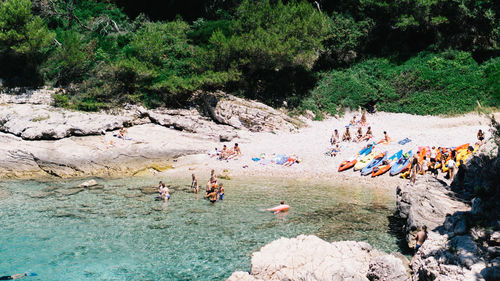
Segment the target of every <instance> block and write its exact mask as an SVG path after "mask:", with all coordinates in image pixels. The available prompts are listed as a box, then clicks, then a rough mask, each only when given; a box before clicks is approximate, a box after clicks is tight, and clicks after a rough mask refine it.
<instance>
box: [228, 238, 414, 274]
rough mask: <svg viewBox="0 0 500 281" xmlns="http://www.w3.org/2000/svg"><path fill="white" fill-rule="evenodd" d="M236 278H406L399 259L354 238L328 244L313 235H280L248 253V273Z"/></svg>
mask: <svg viewBox="0 0 500 281" xmlns="http://www.w3.org/2000/svg"><path fill="white" fill-rule="evenodd" d="M228 280H230V281H236V280H248V281H250V280H280V281H281V280H311V281H312V280H360V281H361V280H394V281H403V280H409V276H408V275H407V274H406V268H405V267H404V265H403V262H402V261H401V260H400V259H398V258H396V257H394V256H391V255H388V254H386V253H384V252H381V251H378V250H375V249H373V248H372V247H371V246H370V245H369V244H367V243H364V242H355V241H341V242H333V243H328V242H326V241H324V240H321V239H320V238H318V237H316V236H306V235H300V236H298V237H297V238H281V239H279V240H276V241H273V242H271V243H270V244H267V245H266V246H264V247H262V248H261V249H260V251H258V252H255V253H253V254H252V269H251V273H250V274H249V273H246V272H235V273H233V275H231V277H229V279H228Z"/></svg>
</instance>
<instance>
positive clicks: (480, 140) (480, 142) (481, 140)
mask: <svg viewBox="0 0 500 281" xmlns="http://www.w3.org/2000/svg"><path fill="white" fill-rule="evenodd" d="M476 144H477V145H478V146H481V145H483V144H484V132H483V130H481V129H479V131H477V142H476Z"/></svg>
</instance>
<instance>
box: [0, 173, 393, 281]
mask: <svg viewBox="0 0 500 281" xmlns="http://www.w3.org/2000/svg"><path fill="white" fill-rule="evenodd" d="M98 181H99V182H100V183H102V184H103V185H104V188H103V189H96V190H84V191H81V192H78V193H76V194H73V195H67V194H64V193H65V192H67V190H68V189H69V190H70V191H71V192H70V193H72V192H76V191H78V190H74V189H71V188H74V187H75V186H77V185H78V183H80V182H81V181H78V182H74V181H73V182H71V181H66V182H63V181H60V182H50V183H40V182H35V181H15V182H14V181H10V182H2V183H0V190H4V191H5V190H8V191H9V193H10V196H8V197H7V198H5V199H0V204H1V206H2V207H1V208H0V224H1V226H0V254H1V259H0V275H7V274H13V273H20V272H27V271H31V272H36V273H38V275H39V276H38V277H29V278H30V279H29V280H223V279H225V278H227V277H229V275H230V274H231V273H232V272H233V271H235V270H243V271H249V270H250V257H251V253H252V252H254V251H257V250H258V249H259V248H260V247H262V246H263V245H265V244H267V243H269V242H270V241H273V240H275V239H278V238H280V237H295V236H297V235H299V234H316V235H318V236H319V237H321V238H323V239H326V240H328V241H338V240H358V241H366V242H369V243H370V244H372V245H373V246H374V247H375V248H378V249H381V250H384V251H387V252H390V251H397V250H398V248H397V241H396V240H397V239H396V238H395V237H394V236H392V235H391V234H389V232H388V225H389V220H388V217H389V216H390V215H391V214H392V213H393V212H394V192H393V191H391V190H388V189H386V188H373V187H372V188H367V187H338V186H333V185H331V184H329V183H327V182H322V183H318V182H316V183H311V182H306V181H304V182H299V183H297V182H294V181H291V180H290V181H288V180H275V179H259V180H255V179H246V180H245V179H238V180H232V181H223V182H224V183H225V184H224V185H225V188H226V195H225V198H224V201H221V202H217V203H216V204H215V205H211V204H210V203H209V202H208V201H207V200H205V199H204V198H203V196H202V194H201V193H200V194H199V195H198V196H197V195H195V194H193V193H192V192H191V191H190V190H189V188H188V186H186V182H187V183H189V177H188V178H187V181H185V182H183V183H181V182H180V181H179V180H178V179H173V180H168V181H167V180H164V181H165V182H167V183H169V184H172V185H173V187H172V188H173V189H174V190H173V192H172V199H171V200H170V202H168V203H164V202H160V201H154V196H155V195H145V194H143V193H141V191H140V190H139V189H138V188H140V187H143V186H151V185H155V184H156V183H157V181H158V179H156V178H127V179H119V180H98ZM171 190H172V189H171ZM37 197H39V198H37ZM280 200H285V201H286V203H288V204H290V205H291V210H290V212H288V213H287V214H281V215H273V214H272V213H269V212H262V211H261V210H262V209H264V208H268V207H273V206H275V205H277V204H278V202H279V201H280Z"/></svg>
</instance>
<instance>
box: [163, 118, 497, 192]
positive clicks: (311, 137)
mask: <svg viewBox="0 0 500 281" xmlns="http://www.w3.org/2000/svg"><path fill="white" fill-rule="evenodd" d="M353 115H357V116H358V119H359V116H360V114H359V113H356V112H355V113H347V114H345V115H344V116H343V117H341V118H328V119H326V120H323V121H309V122H308V125H307V127H305V128H302V129H300V130H299V132H296V133H288V132H277V133H275V134H273V133H252V132H248V131H241V132H240V138H239V139H235V140H233V142H231V143H227V145H228V146H232V145H233V143H234V142H237V143H238V144H239V146H240V147H241V150H242V153H243V155H241V156H239V157H238V158H237V159H232V160H228V161H220V160H216V159H214V158H210V157H209V156H208V152H212V151H213V150H214V148H215V147H217V148H219V149H220V148H221V147H222V144H214V143H213V142H207V143H206V144H204V145H206V151H207V153H206V154H200V155H190V156H185V157H181V158H179V159H178V160H177V162H176V163H175V164H174V165H175V169H173V170H169V171H166V172H163V173H161V174H160V175H159V176H168V175H172V174H179V173H180V174H183V173H188V174H189V173H191V172H192V173H195V174H197V175H198V177H199V180H200V182H205V181H206V180H208V177H209V173H210V172H209V171H210V169H215V170H216V173H218V174H220V173H221V172H222V171H223V170H228V171H229V173H230V175H231V176H233V177H235V176H265V177H285V178H288V177H298V178H327V179H332V180H334V181H336V182H347V183H360V184H367V185H374V186H386V185H391V186H393V187H394V186H395V183H398V182H401V181H402V179H399V178H398V177H390V176H389V175H388V173H386V174H385V175H382V176H379V177H376V178H371V177H369V176H367V177H363V176H361V175H360V173H359V172H354V171H352V169H351V170H349V171H344V172H338V171H337V169H338V167H339V164H340V163H341V162H342V161H344V160H346V159H348V158H350V157H352V156H353V155H354V154H355V153H356V152H358V151H359V150H360V149H362V148H363V147H364V146H365V145H366V142H363V143H354V142H350V143H346V142H342V143H341V147H342V151H341V152H340V153H339V154H338V155H337V156H336V157H330V156H325V154H324V153H325V152H326V151H327V150H328V149H329V148H330V145H329V140H330V136H331V134H332V132H333V130H334V129H338V130H339V133H340V135H342V133H343V131H344V130H345V126H346V125H347V124H349V121H350V120H351V119H352V116H353ZM367 122H368V125H369V126H371V128H372V130H373V134H374V139H373V140H375V141H378V140H380V139H381V138H383V131H387V132H388V134H389V136H390V137H391V138H392V139H393V142H392V143H390V144H388V145H379V146H377V148H376V151H380V152H383V151H388V152H389V154H391V155H392V153H394V152H396V151H398V150H400V149H403V150H404V151H406V150H409V149H414V150H416V149H417V148H418V146H445V147H454V146H458V145H462V144H464V143H470V144H474V143H475V142H476V141H477V138H476V134H477V131H478V130H479V129H482V130H483V131H485V132H486V138H488V137H489V136H490V135H491V134H490V132H489V123H490V121H489V119H488V118H487V117H486V116H484V115H478V114H475V113H470V114H467V115H463V116H458V117H439V116H416V115H410V114H401V113H384V112H380V113H376V114H368V115H367ZM356 129H357V128H352V127H351V131H352V133H351V134H352V135H354V132H355V131H356ZM364 131H366V127H363V132H364ZM404 138H410V139H411V140H412V141H411V142H410V143H408V144H406V145H399V144H397V142H398V141H399V140H402V139H404ZM214 146H215V147H214ZM261 153H266V154H267V155H271V154H273V153H276V154H296V155H298V156H299V158H301V160H302V162H301V163H299V164H294V165H293V166H291V167H284V166H280V165H276V164H268V165H261V164H259V162H254V161H252V160H251V158H252V157H258V156H259V155H260V154H261Z"/></svg>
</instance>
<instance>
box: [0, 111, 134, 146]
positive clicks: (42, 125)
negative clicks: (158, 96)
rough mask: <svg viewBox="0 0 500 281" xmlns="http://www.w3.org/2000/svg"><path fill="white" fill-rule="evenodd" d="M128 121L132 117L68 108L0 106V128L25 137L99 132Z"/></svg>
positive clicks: (63, 136) (38, 138)
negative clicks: (70, 109) (69, 109)
mask: <svg viewBox="0 0 500 281" xmlns="http://www.w3.org/2000/svg"><path fill="white" fill-rule="evenodd" d="M131 120H132V118H131V117H125V116H119V115H109V114H104V113H84V112H76V111H68V110H65V109H60V108H54V107H51V106H48V105H31V104H17V105H12V104H9V105H1V106H0V131H2V132H5V133H10V134H13V135H16V136H19V137H21V138H23V139H26V140H52V139H62V138H65V137H69V136H87V135H99V134H101V132H102V131H108V130H115V129H118V128H120V127H122V126H124V124H126V123H130V122H131Z"/></svg>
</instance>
